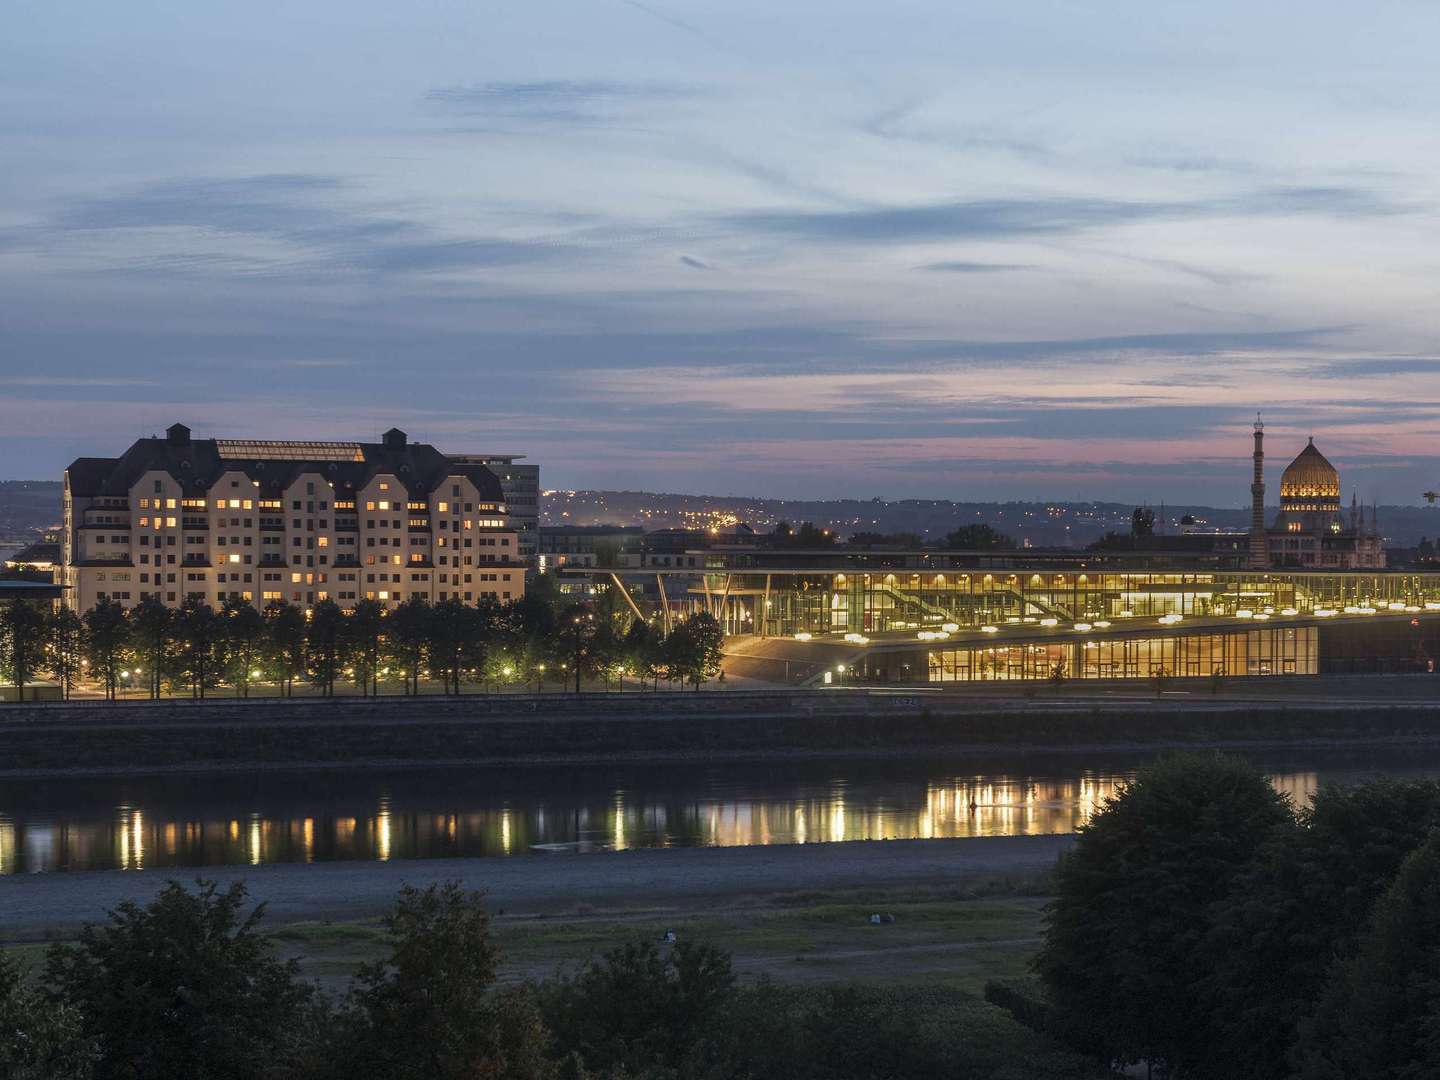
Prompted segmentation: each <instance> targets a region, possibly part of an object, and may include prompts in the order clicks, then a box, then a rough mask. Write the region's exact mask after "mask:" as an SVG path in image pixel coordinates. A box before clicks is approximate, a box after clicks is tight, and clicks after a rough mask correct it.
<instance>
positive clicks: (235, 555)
mask: <svg viewBox="0 0 1440 1080" xmlns="http://www.w3.org/2000/svg"><path fill="white" fill-rule="evenodd" d="M230 561H231V562H239V561H240V553H239V552H238V551H235V552H232V553H231V555H230Z"/></svg>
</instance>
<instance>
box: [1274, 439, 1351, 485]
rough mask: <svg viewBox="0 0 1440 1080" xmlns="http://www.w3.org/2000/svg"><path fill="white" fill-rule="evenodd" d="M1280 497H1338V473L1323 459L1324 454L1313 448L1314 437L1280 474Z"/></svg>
mask: <svg viewBox="0 0 1440 1080" xmlns="http://www.w3.org/2000/svg"><path fill="white" fill-rule="evenodd" d="M1280 498H1282V499H1287V498H1288V499H1335V500H1338V499H1339V498H1340V474H1339V472H1337V471H1336V469H1335V466H1334V465H1331V464H1330V462H1328V461H1327V460H1325V455H1324V454H1322V453H1320V451H1319V450H1316V449H1315V440H1314V439H1311V440H1310V445H1309V446H1307V447H1305V449H1304V450H1301V451H1300V453H1299V454H1298V455H1296V457H1295V460H1294V461H1292V462H1291V463H1290V464H1289V466H1287V467H1286V469H1285V471H1284V472H1283V473H1281V474H1280Z"/></svg>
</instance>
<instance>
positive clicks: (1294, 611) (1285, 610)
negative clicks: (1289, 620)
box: [1280, 607, 1300, 615]
mask: <svg viewBox="0 0 1440 1080" xmlns="http://www.w3.org/2000/svg"><path fill="white" fill-rule="evenodd" d="M1280 614H1281V615H1299V614H1300V609H1299V608H1293V607H1282V608H1281V609H1280Z"/></svg>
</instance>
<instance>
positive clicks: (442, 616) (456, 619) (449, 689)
mask: <svg viewBox="0 0 1440 1080" xmlns="http://www.w3.org/2000/svg"><path fill="white" fill-rule="evenodd" d="M477 622H478V620H477V618H476V614H475V609H474V608H472V607H469V606H468V605H466V604H465V603H463V602H462V601H460V600H454V599H451V600H441V601H440V602H439V603H438V604H436V605H435V607H434V608H433V609H432V610H431V613H430V625H429V635H428V637H427V640H426V643H425V653H426V658H427V659H428V661H429V666H430V673H431V674H432V675H436V674H438V675H439V676H440V677H441V679H442V680H443V681H444V683H445V693H447V694H458V693H460V679H461V676H462V675H463V674H464V671H465V660H466V656H467V652H468V650H469V648H470V639H471V638H472V637H473V636H474V634H475V632H476V629H477Z"/></svg>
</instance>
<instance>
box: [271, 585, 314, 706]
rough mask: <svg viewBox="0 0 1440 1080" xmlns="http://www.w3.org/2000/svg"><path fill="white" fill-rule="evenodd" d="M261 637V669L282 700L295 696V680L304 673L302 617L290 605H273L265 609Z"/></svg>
mask: <svg viewBox="0 0 1440 1080" xmlns="http://www.w3.org/2000/svg"><path fill="white" fill-rule="evenodd" d="M264 617H265V637H264V640H263V642H262V644H261V648H262V649H263V651H264V655H265V665H266V667H267V668H268V670H269V672H270V675H271V677H272V678H273V679H274V680H275V682H276V683H277V684H279V687H280V693H281V695H282V696H284V697H292V696H293V695H294V692H295V677H296V676H297V675H304V674H305V672H306V670H307V660H308V654H307V652H306V644H307V642H306V626H305V615H304V613H303V612H302V611H301V610H300V609H299V608H297V607H295V606H294V605H293V604H286V603H284V602H276V603H273V604H270V605H269V606H268V607H266V609H265V616H264Z"/></svg>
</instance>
